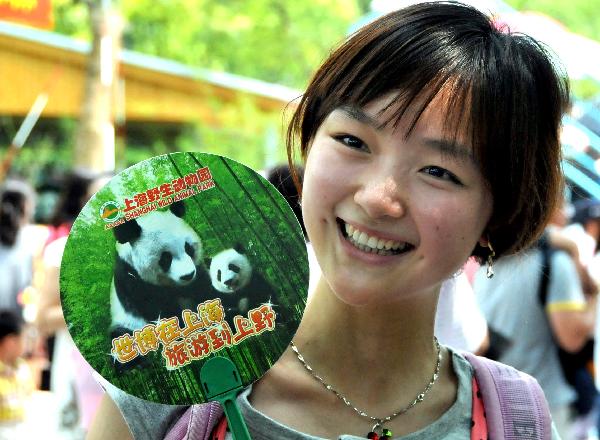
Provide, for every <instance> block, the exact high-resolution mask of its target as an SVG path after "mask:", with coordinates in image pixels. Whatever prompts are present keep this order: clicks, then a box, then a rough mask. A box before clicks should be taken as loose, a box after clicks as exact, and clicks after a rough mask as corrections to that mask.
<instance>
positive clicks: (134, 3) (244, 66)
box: [53, 0, 366, 88]
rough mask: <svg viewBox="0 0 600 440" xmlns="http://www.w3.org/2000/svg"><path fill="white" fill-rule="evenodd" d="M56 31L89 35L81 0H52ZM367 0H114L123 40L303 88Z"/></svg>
mask: <svg viewBox="0 0 600 440" xmlns="http://www.w3.org/2000/svg"><path fill="white" fill-rule="evenodd" d="M53 4H54V8H55V17H56V31H57V32H61V33H64V34H67V35H71V36H76V37H83V38H86V39H88V40H89V39H90V35H91V34H90V32H89V28H88V25H87V23H86V20H85V17H86V11H85V7H84V5H83V2H82V1H81V0H55V1H54V3H53ZM365 4H366V3H365V0H304V1H288V0H252V1H246V0H223V1H215V0H120V1H117V0H114V1H113V5H114V6H115V7H117V8H118V9H119V10H120V12H121V14H122V15H123V17H124V19H125V20H126V22H127V25H126V28H125V30H124V34H123V45H124V47H126V48H128V49H132V50H136V51H139V52H143V53H146V54H150V55H156V56H159V57H163V58H169V59H173V60H177V61H180V62H183V63H185V64H188V65H190V66H196V67H203V68H207V69H213V70H219V71H227V72H230V73H235V74H238V75H244V76H249V77H252V78H257V79H261V80H263V81H268V82H273V83H278V84H283V85H287V86H291V87H298V88H302V87H303V86H304V85H305V84H306V82H307V81H308V78H309V77H310V75H311V73H312V71H313V70H314V69H315V68H316V67H317V66H318V65H319V63H320V62H321V61H322V60H323V59H324V58H325V56H326V55H327V53H328V51H329V50H330V48H331V47H332V46H333V45H334V44H336V43H337V42H339V41H340V40H341V39H343V38H344V36H345V33H346V30H347V29H348V26H349V25H350V24H351V23H352V22H353V21H354V20H356V19H357V18H358V17H359V16H360V15H361V14H362V13H363V12H364V11H363V9H364V7H365Z"/></svg>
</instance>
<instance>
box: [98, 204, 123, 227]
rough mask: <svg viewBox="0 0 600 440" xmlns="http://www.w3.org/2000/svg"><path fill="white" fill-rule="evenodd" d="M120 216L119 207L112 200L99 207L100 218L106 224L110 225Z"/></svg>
mask: <svg viewBox="0 0 600 440" xmlns="http://www.w3.org/2000/svg"><path fill="white" fill-rule="evenodd" d="M121 215H122V211H121V207H120V206H119V204H118V203H117V202H113V201H112V200H110V201H108V202H106V203H104V204H103V205H102V206H101V207H100V218H101V219H102V220H104V221H105V222H106V223H112V222H114V221H116V220H118V219H119V217H121Z"/></svg>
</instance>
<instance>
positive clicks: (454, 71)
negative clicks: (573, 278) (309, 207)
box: [287, 2, 569, 260]
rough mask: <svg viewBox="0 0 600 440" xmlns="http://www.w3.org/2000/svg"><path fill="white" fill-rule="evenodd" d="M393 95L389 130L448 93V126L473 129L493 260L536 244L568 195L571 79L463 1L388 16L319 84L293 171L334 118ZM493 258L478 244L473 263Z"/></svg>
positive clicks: (336, 55)
mask: <svg viewBox="0 0 600 440" xmlns="http://www.w3.org/2000/svg"><path fill="white" fill-rule="evenodd" d="M391 92H395V93H398V99H397V102H395V103H393V105H397V107H398V109H397V111H396V112H395V114H394V115H393V116H392V117H391V118H390V120H389V121H388V122H390V123H394V124H397V123H398V122H399V120H400V118H402V117H403V116H404V114H405V113H406V111H407V109H408V108H409V107H411V108H415V107H414V106H416V112H415V115H416V116H415V117H414V119H413V120H412V121H410V122H411V125H410V128H409V130H408V133H406V135H407V136H408V135H409V134H410V131H411V130H412V129H413V128H414V126H415V125H416V123H417V122H418V120H419V117H420V116H421V114H422V113H423V112H424V111H425V109H426V108H427V106H428V105H429V104H430V103H431V101H432V100H433V99H434V98H435V97H436V96H438V95H440V94H441V93H442V92H444V93H445V92H450V93H448V99H447V100H446V101H445V103H446V106H447V111H446V121H445V127H446V128H447V129H450V131H449V134H450V135H451V136H456V135H457V134H458V133H457V132H458V130H459V129H460V128H461V127H465V126H467V130H468V131H467V133H468V136H470V139H468V140H470V142H471V145H472V148H473V154H474V156H475V159H476V160H477V162H478V163H479V165H480V168H481V172H482V175H483V177H484V179H485V180H486V183H487V185H488V186H489V189H490V191H491V193H492V195H493V210H492V216H491V219H490V221H489V223H488V225H487V228H486V231H485V232H486V234H487V235H488V237H489V239H490V241H491V243H492V244H493V246H494V249H495V251H496V255H497V256H501V255H502V254H506V253H513V252H516V251H518V250H521V249H523V248H525V247H527V246H529V245H530V244H531V243H533V242H534V241H535V240H536V238H537V237H538V236H539V235H540V234H541V232H542V231H543V229H544V227H545V225H546V223H547V222H548V220H549V217H550V215H551V213H552V211H553V210H554V207H555V206H556V205H557V203H559V200H560V198H561V197H562V187H563V178H562V173H561V168H560V159H561V151H560V141H559V130H560V123H561V119H562V115H563V113H564V111H565V110H566V109H567V107H568V105H569V86H568V80H567V79H566V75H564V73H563V72H561V71H560V70H559V67H558V66H557V65H556V64H555V63H554V62H553V61H551V56H550V55H549V53H548V52H547V50H546V49H545V48H544V47H543V46H542V45H541V44H540V43H538V42H537V41H535V40H534V39H532V38H530V37H528V36H526V35H522V34H513V33H511V32H510V31H509V30H508V29H500V28H498V27H497V26H496V25H495V23H494V22H493V21H492V20H491V19H490V18H488V17H487V16H485V15H484V14H483V13H481V12H480V11H478V10H477V9H475V8H472V7H470V6H466V5H462V4H460V3H455V2H436V3H422V4H418V5H413V6H410V7H407V8H404V9H401V10H398V11H395V12H392V13H390V14H387V15H385V16H383V17H381V18H379V19H378V20H376V21H374V22H372V23H370V24H368V25H366V26H364V27H362V28H360V29H359V30H357V31H356V32H355V33H354V34H352V35H351V36H350V37H349V38H348V39H347V40H346V41H345V42H344V43H343V44H342V45H341V46H340V47H339V48H338V49H336V50H335V51H334V52H333V53H332V54H331V55H330V56H329V58H328V59H327V60H326V61H325V62H324V63H323V65H322V66H321V67H320V68H319V70H318V71H317V72H316V74H315V75H314V76H313V78H312V80H311V82H310V84H309V85H308V88H307V90H306V92H305V93H304V95H303V96H302V98H301V100H300V101H299V103H298V106H297V108H296V110H295V112H294V114H293V116H292V119H291V121H290V125H289V127H288V132H287V149H288V160H289V162H290V164H291V165H292V166H293V163H294V159H295V157H296V154H295V153H296V148H298V152H299V153H300V156H301V158H302V159H304V160H305V159H306V156H307V154H308V151H309V147H310V144H311V142H312V140H313V139H314V137H315V134H316V132H317V130H318V128H319V127H320V125H321V124H322V123H323V121H324V120H325V118H326V117H327V116H328V115H329V114H330V113H331V112H332V111H333V110H335V109H336V108H339V107H340V106H343V105H355V106H360V107H363V106H365V105H366V104H368V103H370V102H372V101H373V100H375V99H378V98H381V97H383V96H384V95H387V94H389V93H391ZM389 107H392V105H390V106H389ZM464 121H466V123H465V122H464ZM452 127H454V128H452ZM296 139H298V141H299V143H298V145H296V142H295V140H296ZM453 139H454V138H453ZM488 252H489V251H488V250H487V249H486V248H481V247H480V246H477V247H476V248H475V249H474V250H473V255H474V256H476V257H478V258H479V259H480V260H481V259H482V258H484V257H486V256H487V254H488Z"/></svg>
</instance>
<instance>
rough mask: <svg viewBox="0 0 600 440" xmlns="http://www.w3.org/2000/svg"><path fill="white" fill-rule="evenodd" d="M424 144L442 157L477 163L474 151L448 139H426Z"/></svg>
mask: <svg viewBox="0 0 600 440" xmlns="http://www.w3.org/2000/svg"><path fill="white" fill-rule="evenodd" d="M423 143H424V144H425V145H426V146H428V147H430V148H433V149H435V150H438V151H439V152H440V153H441V154H442V155H444V156H448V157H452V158H455V159H459V160H463V161H465V160H467V161H470V162H473V163H476V160H475V157H474V156H473V151H472V149H471V148H468V147H466V146H465V145H463V144H461V143H458V142H455V141H450V140H446V139H432V138H425V139H424V140H423Z"/></svg>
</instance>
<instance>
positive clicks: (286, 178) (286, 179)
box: [267, 164, 308, 239]
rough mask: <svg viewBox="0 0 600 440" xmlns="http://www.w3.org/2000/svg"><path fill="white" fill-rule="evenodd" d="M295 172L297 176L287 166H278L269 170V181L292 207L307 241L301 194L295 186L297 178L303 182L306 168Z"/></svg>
mask: <svg viewBox="0 0 600 440" xmlns="http://www.w3.org/2000/svg"><path fill="white" fill-rule="evenodd" d="M294 171H295V172H296V176H294V175H293V174H292V170H291V169H290V167H289V166H288V165H287V164H285V165H276V166H274V167H272V168H269V170H267V180H268V181H269V183H271V185H273V186H274V187H275V188H277V191H279V193H280V194H281V195H282V196H283V198H284V199H285V201H286V202H287V203H288V205H290V208H292V211H293V212H294V215H295V216H296V218H297V219H298V222H299V223H300V226H301V227H302V233H303V234H304V238H305V239H307V237H308V236H307V235H306V228H305V227H304V220H303V218H302V208H301V206H300V193H299V192H298V186H297V185H296V184H295V178H297V179H300V182H302V178H303V174H304V168H303V167H301V166H296V167H295V170H294Z"/></svg>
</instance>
